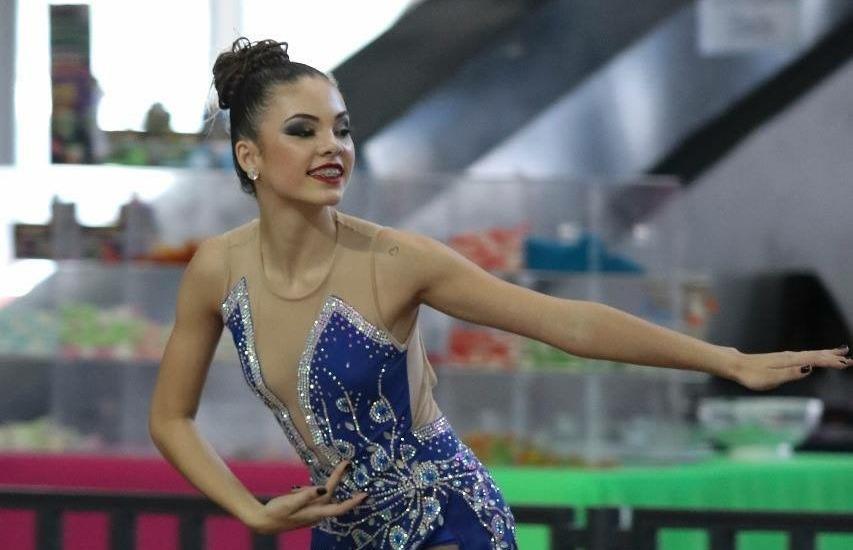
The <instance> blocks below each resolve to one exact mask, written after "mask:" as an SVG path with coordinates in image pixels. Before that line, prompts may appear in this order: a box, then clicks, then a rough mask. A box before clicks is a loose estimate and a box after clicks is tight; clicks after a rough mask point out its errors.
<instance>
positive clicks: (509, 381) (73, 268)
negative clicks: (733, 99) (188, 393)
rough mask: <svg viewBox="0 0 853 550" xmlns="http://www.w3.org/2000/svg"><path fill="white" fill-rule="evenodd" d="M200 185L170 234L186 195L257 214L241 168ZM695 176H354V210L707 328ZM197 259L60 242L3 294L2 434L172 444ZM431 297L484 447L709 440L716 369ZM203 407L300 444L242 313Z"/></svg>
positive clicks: (490, 454) (554, 290) (25, 442)
mask: <svg viewBox="0 0 853 550" xmlns="http://www.w3.org/2000/svg"><path fill="white" fill-rule="evenodd" d="M184 183H185V185H176V186H175V188H174V189H173V190H171V191H170V193H169V194H167V195H168V196H164V197H161V198H159V199H155V200H153V201H151V203H150V204H151V207H152V209H153V211H154V213H155V216H156V217H157V225H158V227H160V228H166V229H165V230H164V232H165V233H168V234H171V235H175V234H182V236H183V237H188V236H189V237H193V238H200V237H203V236H205V235H203V234H194V235H192V234H189V235H188V234H187V233H186V231H183V233H182V231H181V230H178V229H176V227H179V226H181V225H183V224H184V217H183V216H184V213H183V210H182V209H181V208H180V207H178V206H176V205H179V204H183V205H184V206H187V205H193V206H194V207H195V208H196V210H195V212H194V214H195V215H194V217H193V220H190V221H191V222H192V223H194V224H195V227H198V224H199V222H198V220H199V219H204V220H207V225H206V226H205V232H207V234H212V233H214V232H219V231H224V230H226V229H228V228H230V227H231V226H233V225H236V224H237V223H238V222H239V220H240V219H248V217H251V216H252V215H254V214H253V212H252V211H251V202H252V201H251V200H250V199H249V200H247V199H245V198H242V199H239V200H240V201H242V202H237V201H235V197H236V195H237V194H239V191H238V190H237V187H238V186H237V184H236V182H233V181H231V178H230V177H228V176H226V175H222V176H221V177H220V178H218V179H215V181H214V180H211V179H210V178H206V180H205V182H200V181H196V182H193V181H192V178H189V177H188V178H187V181H186V182H184ZM212 187H216V190H215V192H213V189H212ZM678 193H679V186H678V185H677V184H676V183H675V182H673V181H669V180H662V179H654V180H651V179H648V180H642V181H622V182H606V181H598V182H590V181H583V182H577V181H530V180H525V179H522V178H516V179H507V180H502V181H497V180H493V181H484V180H475V179H471V178H467V177H465V176H463V175H458V174H455V175H442V176H429V177H426V176H422V177H417V178H406V179H405V180H402V179H401V180H400V181H394V180H381V181H379V180H372V179H370V178H369V177H366V176H365V175H357V176H356V177H354V178H353V180H351V182H350V188H349V189H348V190H347V194H346V196H345V199H344V201H343V203H342V204H341V205H339V208H340V209H341V210H342V211H345V212H348V213H351V214H353V215H356V216H362V217H365V218H367V219H370V220H373V221H376V222H378V223H381V224H385V225H392V226H394V227H398V228H401V229H406V230H411V231H416V232H419V233H423V234H426V235H430V236H432V237H433V238H436V239H438V240H441V241H443V242H445V243H446V244H448V245H449V246H451V247H452V248H454V249H456V250H457V251H459V252H460V253H461V254H463V255H465V256H466V257H468V258H469V259H471V260H472V261H473V262H475V263H477V264H478V265H480V266H481V267H483V268H484V269H487V270H488V271H490V272H491V273H493V274H494V275H495V276H497V277H501V278H504V279H506V280H508V281H510V282H513V283H515V284H519V285H523V286H526V287H528V288H531V289H533V290H536V291H539V292H543V293H546V294H549V295H552V296H557V297H562V298H568V299H574V300H593V301H598V302H603V303H606V304H609V305H612V306H614V307H617V308H620V309H623V310H625V311H628V312H630V313H633V314H635V315H638V316H640V317H643V318H645V319H648V320H650V321H653V322H655V323H658V324H661V325H664V326H668V327H670V328H674V329H677V330H681V331H684V332H688V333H691V334H693V335H696V336H699V337H702V336H703V335H704V328H705V323H706V321H707V317H708V316H709V315H711V314H712V313H713V300H712V297H711V296H710V295H709V294H708V289H709V281H708V279H707V277H705V276H700V275H697V274H687V273H685V272H684V271H683V269H682V266H681V263H680V258H681V248H682V247H683V246H684V243H683V241H682V238H681V235H682V234H683V233H682V231H681V229H682V228H683V225H682V224H683V220H681V219H680V217H679V213H678V212H675V211H673V209H672V208H669V212H667V214H666V215H664V216H660V215H656V214H657V213H658V212H659V211H662V210H663V209H665V208H668V207H669V206H670V204H671V201H672V199H673V198H674V197H675V196H676V195H677V194H678ZM229 203H230V204H234V205H239V206H235V208H234V209H235V210H239V211H240V214H239V215H238V214H235V213H234V211H230V213H229V214H228V215H223V216H216V215H212V214H211V211H212V212H217V211H220V210H222V209H224V208H226V207H225V206H224V205H227V204H229ZM217 221H218V222H219V223H221V224H222V225H221V226H218V227H217ZM173 240H174V239H173ZM181 273H182V266H181V265H168V264H158V263H152V262H147V261H133V262H112V263H104V262H98V261H94V260H73V259H72V260H62V261H57V262H55V271H54V272H53V274H52V275H51V276H50V277H48V278H47V279H45V280H44V281H43V282H41V283H40V284H38V285H37V286H36V287H35V288H34V289H33V290H32V291H31V292H30V293H29V294H27V295H26V296H23V297H21V298H19V299H16V300H14V301H12V302H11V303H8V304H7V305H6V306H5V307H3V308H2V309H0V328H2V330H0V333H2V334H3V336H2V337H0V377H2V380H3V383H2V384H0V393H2V399H0V403H3V405H2V408H0V447H2V448H4V449H28V450H32V449H52V450H57V451H65V450H85V451H95V452H106V453H111V452H120V453H138V454H149V453H153V452H155V451H154V448H153V445H152V444H151V442H150V441H149V437H148V432H147V412H148V402H149V399H150V395H151V391H152V389H153V384H154V380H155V377H156V373H157V367H158V363H159V359H160V355H161V353H162V350H163V346H164V345H165V341H166V339H167V338H168V334H169V332H170V328H171V324H172V320H173V314H174V304H175V297H176V294H177V289H178V285H179V282H180V277H181ZM421 307H422V308H423V311H422V313H421V323H420V326H421V331H422V334H423V337H424V342H425V344H426V348H427V352H428V355H429V357H430V360H431V362H432V363H433V365H434V367H435V368H436V371H437V373H438V378H439V383H438V386H437V387H436V389H435V394H436V399H437V401H438V403H439V406H440V407H441V408H442V410H443V411H444V412H445V414H446V415H447V416H448V417H449V419H450V420H451V423H452V424H453V425H454V426H455V427H456V429H457V431H458V432H459V433H460V435H462V437H463V438H464V439H465V440H466V441H467V442H468V443H469V444H471V446H472V447H473V448H474V449H475V451H477V452H478V454H480V456H481V457H482V458H483V459H484V460H485V461H487V462H491V463H498V464H500V463H504V464H589V465H607V464H615V463H620V462H628V461H630V462H642V461H652V462H660V461H671V460H688V459H691V458H693V457H696V456H702V455H704V454H705V453H706V452H707V451H708V449H707V448H706V447H705V446H704V445H703V444H701V442H699V441H698V440H697V439H696V437H695V436H694V430H693V428H692V426H693V425H694V424H693V421H692V416H693V414H694V413H693V409H694V401H695V399H696V397H697V396H698V394H700V393H701V391H702V388H703V387H704V382H705V380H706V378H705V376H704V375H701V374H697V373H688V372H684V371H674V370H666V369H653V368H648V367H639V366H632V365H622V364H616V363H612V362H605V361H592V360H587V359H582V358H579V357H574V356H572V355H570V354H567V353H565V352H563V351H561V350H557V349H555V348H552V347H550V346H547V345H545V344H543V343H541V342H535V341H531V340H528V339H525V338H522V337H520V336H517V335H513V334H507V333H502V332H501V331H498V330H496V329H493V328H489V327H483V326H473V325H470V324H468V323H465V322H463V321H460V320H456V319H453V318H449V317H447V316H445V315H443V314H441V313H440V312H438V311H436V310H433V309H431V308H429V307H427V306H425V305H424V306H421ZM568 321H569V320H567V325H568ZM197 421H198V424H199V428H200V430H201V432H202V433H203V434H204V435H205V436H206V437H207V438H208V439H209V440H210V441H211V443H212V444H213V445H214V447H216V448H217V449H218V450H219V451H220V452H221V453H222V454H223V455H225V456H229V457H235V458H285V459H294V460H295V454H294V453H293V451H292V449H290V447H289V444H288V443H287V440H286V438H285V437H284V435H283V434H282V433H281V432H280V428H279V426H278V424H277V423H276V422H275V420H274V418H273V417H272V415H270V414H269V413H268V411H267V410H266V409H265V408H264V407H263V405H262V404H261V403H260V402H259V401H258V400H257V399H256V398H255V396H254V395H253V394H252V393H251V391H250V390H249V389H248V387H247V386H246V385H245V383H244V382H243V380H242V374H241V372H240V369H239V365H238V363H237V359H236V354H235V351H234V348H233V344H232V343H231V341H230V336H229V335H228V333H227V331H226V332H225V333H224V334H223V339H222V341H221V342H220V345H219V348H218V349H217V352H216V355H215V357H214V360H213V363H212V365H211V368H210V371H209V374H208V379H207V382H206V385H205V388H204V392H203V396H202V401H201V405H200V409H199V412H198V416H197ZM247 426H251V429H246V428H247Z"/></svg>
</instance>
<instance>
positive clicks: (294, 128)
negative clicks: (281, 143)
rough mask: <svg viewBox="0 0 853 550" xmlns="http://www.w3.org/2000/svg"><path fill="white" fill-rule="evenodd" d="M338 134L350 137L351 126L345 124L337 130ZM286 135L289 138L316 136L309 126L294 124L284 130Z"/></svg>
mask: <svg viewBox="0 0 853 550" xmlns="http://www.w3.org/2000/svg"><path fill="white" fill-rule="evenodd" d="M336 132H337V134H338V135H340V136H343V137H346V136H348V135H350V132H351V129H350V126H349V124H344V125H342V126H341V127H340V128H338V129H337V130H336ZM284 133H285V134H287V135H289V136H297V137H305V138H307V137H311V136H313V135H314V128H313V127H312V126H311V125H308V124H292V125H290V126H286V127H285V128H284Z"/></svg>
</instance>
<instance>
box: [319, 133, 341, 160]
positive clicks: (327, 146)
mask: <svg viewBox="0 0 853 550" xmlns="http://www.w3.org/2000/svg"><path fill="white" fill-rule="evenodd" d="M340 151H341V144H340V142H339V141H338V136H336V135H335V134H334V132H332V133H331V134H327V135H326V138H325V139H324V140H323V142H322V143H321V144H320V152H321V153H322V154H323V155H331V154H335V155H336V154H338V153H340Z"/></svg>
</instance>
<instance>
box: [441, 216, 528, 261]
mask: <svg viewBox="0 0 853 550" xmlns="http://www.w3.org/2000/svg"><path fill="white" fill-rule="evenodd" d="M529 231H530V224H529V223H528V222H524V223H521V224H519V225H517V226H516V227H509V228H503V227H494V228H491V229H484V230H482V231H474V232H467V233H459V234H456V235H453V236H452V237H450V239H449V241H448V246H450V247H451V248H453V249H454V250H456V251H457V252H459V253H460V254H462V255H463V256H465V257H466V258H468V259H469V260H471V261H472V262H474V263H475V264H477V265H479V266H480V267H482V268H483V269H487V270H495V271H518V270H519V269H520V268H521V265H522V262H521V243H522V241H523V240H524V236H525V235H527V234H528V233H529Z"/></svg>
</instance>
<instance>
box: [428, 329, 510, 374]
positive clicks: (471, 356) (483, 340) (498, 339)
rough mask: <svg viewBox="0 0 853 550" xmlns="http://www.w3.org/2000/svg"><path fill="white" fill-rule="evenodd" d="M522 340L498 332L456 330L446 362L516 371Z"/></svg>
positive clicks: (450, 339) (452, 331)
mask: <svg viewBox="0 0 853 550" xmlns="http://www.w3.org/2000/svg"><path fill="white" fill-rule="evenodd" d="M518 339H519V337H518V336H516V335H515V334H510V333H508V332H501V331H498V330H495V329H483V328H466V327H461V326H454V327H453V328H452V329H451V331H450V338H449V344H448V352H447V356H446V357H445V358H444V360H445V361H446V362H448V363H450V364H452V365H456V366H461V365H471V366H475V367H487V368H488V367H491V368H500V369H515V368H516V367H517V365H518Z"/></svg>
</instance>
